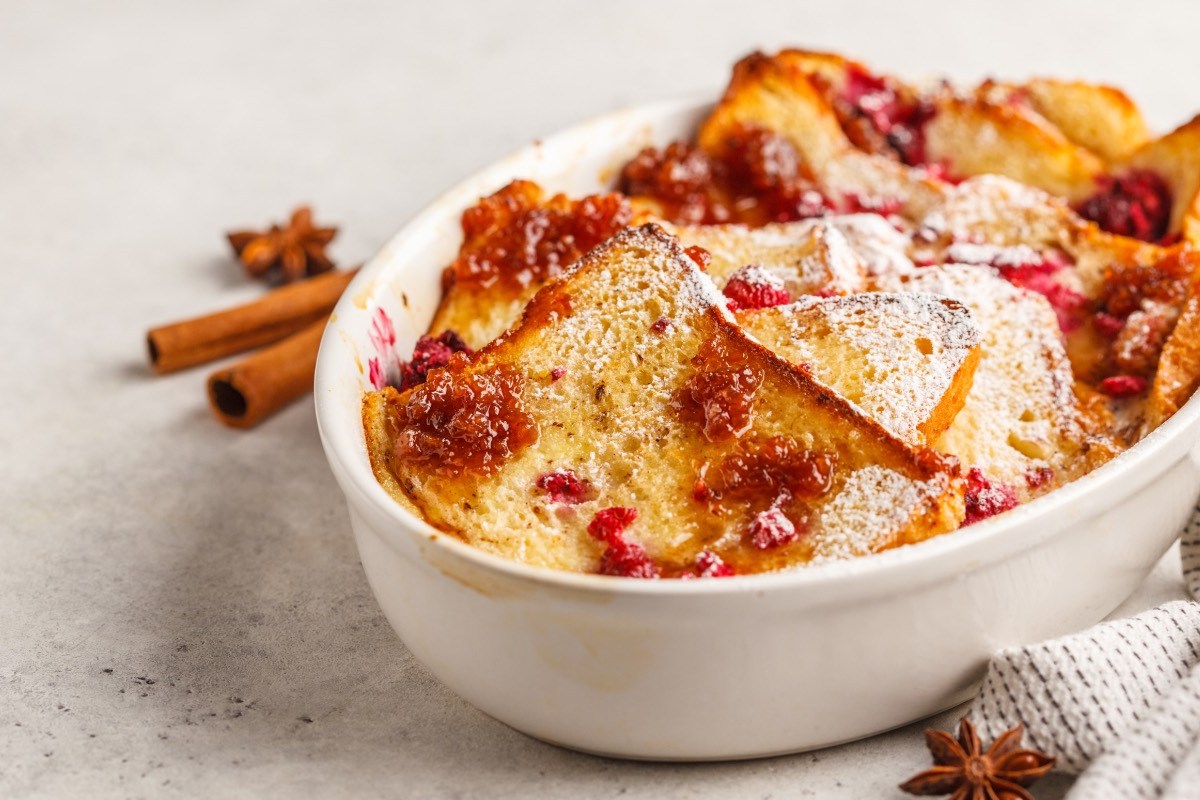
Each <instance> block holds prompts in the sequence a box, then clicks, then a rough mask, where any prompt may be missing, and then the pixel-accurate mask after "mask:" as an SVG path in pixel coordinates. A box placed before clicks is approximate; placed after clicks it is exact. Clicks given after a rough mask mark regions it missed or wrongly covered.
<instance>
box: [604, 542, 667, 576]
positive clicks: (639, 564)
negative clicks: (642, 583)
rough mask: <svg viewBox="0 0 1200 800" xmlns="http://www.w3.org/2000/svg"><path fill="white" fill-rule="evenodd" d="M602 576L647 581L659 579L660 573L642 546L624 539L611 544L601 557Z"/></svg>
mask: <svg viewBox="0 0 1200 800" xmlns="http://www.w3.org/2000/svg"><path fill="white" fill-rule="evenodd" d="M600 574H601V575H614V576H616V577H618V578H643V579H645V578H657V577H658V576H659V571H658V567H656V566H655V565H654V562H653V561H651V560H650V556H648V555H646V551H645V549H644V548H643V547H642V546H641V545H640V544H637V543H635V542H627V541H625V540H623V539H622V540H620V541H619V542H618V543H616V544H610V545H609V546H608V549H606V550H605V551H604V555H602V556H601V557H600Z"/></svg>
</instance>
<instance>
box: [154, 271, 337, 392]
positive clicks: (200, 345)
mask: <svg viewBox="0 0 1200 800" xmlns="http://www.w3.org/2000/svg"><path fill="white" fill-rule="evenodd" d="M357 271H358V270H357V268H355V269H351V270H335V271H333V272H325V273H322V274H321V275H317V276H316V277H313V278H309V279H307V280H303V281H299V282H297V283H290V284H287V285H286V286H282V287H280V288H278V289H274V290H272V291H271V292H269V293H268V294H267V295H265V296H264V297H262V298H261V299H259V300H255V301H254V302H251V303H246V304H245V305H241V306H237V307H236V308H231V309H228V310H226V311H219V312H217V313H215V314H207V315H205V316H203V317H197V318H195V319H189V320H184V321H183V322H176V323H174V324H171V325H164V326H162V327H159V328H154V329H153V330H151V331H150V332H149V333H147V334H146V345H147V349H148V351H149V355H150V366H151V367H153V369H154V371H155V372H157V373H159V374H160V375H161V374H165V373H168V372H175V371H176V370H181V369H184V368H185V367H191V366H195V365H197V364H204V363H207V362H209V361H214V360H216V359H218V358H223V357H224V356H229V355H233V354H234V353H241V352H244V351H246V350H250V349H252V348H255V347H260V346H262V345H264V344H270V343H271V342H276V341H279V340H280V339H282V338H283V337H285V336H288V335H289V334H292V333H295V332H296V331H298V330H300V329H302V328H304V327H305V326H307V325H311V324H313V323H314V322H316V321H317V320H322V319H324V318H325V317H327V316H328V315H329V312H330V311H331V310H332V309H333V306H334V305H335V304H336V303H337V301H338V298H339V297H341V296H342V292H343V291H345V289H346V286H347V284H349V283H350V279H351V278H353V277H354V274H355V273H356V272H357Z"/></svg>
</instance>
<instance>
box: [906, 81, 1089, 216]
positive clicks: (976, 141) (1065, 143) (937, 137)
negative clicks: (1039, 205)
mask: <svg viewBox="0 0 1200 800" xmlns="http://www.w3.org/2000/svg"><path fill="white" fill-rule="evenodd" d="M932 102H933V103H934V106H935V108H936V112H935V113H933V114H932V116H931V117H930V119H929V121H928V122H926V123H925V125H924V127H923V131H922V132H923V135H924V138H925V157H926V158H927V159H928V160H929V161H930V162H931V163H936V164H942V165H944V167H945V168H946V170H947V172H949V173H950V174H951V175H960V176H971V175H1004V176H1006V177H1009V178H1013V179H1015V180H1018V181H1021V182H1022V183H1025V184H1028V185H1030V186H1036V187H1037V188H1039V189H1044V190H1045V191H1047V192H1050V193H1052V194H1056V195H1059V196H1062V197H1066V198H1068V199H1071V200H1081V199H1083V198H1085V197H1087V196H1089V195H1090V194H1092V192H1094V191H1095V188H1096V179H1097V177H1099V176H1100V175H1101V174H1103V173H1104V170H1105V164H1104V162H1103V161H1102V160H1101V159H1100V158H1099V156H1097V155H1096V154H1094V153H1092V152H1090V151H1089V150H1087V149H1086V148H1083V147H1081V146H1079V145H1078V144H1076V143H1075V142H1072V141H1071V140H1070V139H1068V138H1067V137H1066V136H1065V135H1064V134H1063V133H1062V131H1060V130H1059V129H1058V128H1057V127H1056V126H1055V125H1053V124H1052V123H1051V122H1050V121H1049V120H1047V119H1046V118H1045V117H1043V116H1042V115H1041V114H1038V113H1037V112H1035V111H1033V110H1032V109H1031V108H1029V107H1028V106H1026V105H1024V104H1022V103H1014V102H1009V101H1000V102H998V101H996V100H994V99H991V98H989V97H988V96H986V95H985V94H979V93H977V94H974V95H971V96H962V95H957V94H954V93H952V92H945V93H942V94H940V95H938V96H937V97H936V99H934V100H933V101H932Z"/></svg>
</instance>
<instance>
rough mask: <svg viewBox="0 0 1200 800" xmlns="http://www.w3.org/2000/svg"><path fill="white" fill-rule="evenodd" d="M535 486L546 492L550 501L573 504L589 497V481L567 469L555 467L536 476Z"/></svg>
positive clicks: (590, 488)
mask: <svg viewBox="0 0 1200 800" xmlns="http://www.w3.org/2000/svg"><path fill="white" fill-rule="evenodd" d="M537 488H539V489H541V490H542V491H543V492H545V493H546V497H547V499H549V500H550V502H551V503H560V504H562V505H568V506H573V505H577V504H579V503H582V502H584V501H585V500H588V499H590V496H591V494H592V487H591V482H590V481H588V480H586V479H585V480H580V479H579V477H578V476H576V475H575V473H574V472H572V471H571V470H569V469H556V470H554V471H553V472H546V473H543V474H541V475H539V476H538V479H537Z"/></svg>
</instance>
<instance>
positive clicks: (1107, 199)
mask: <svg viewBox="0 0 1200 800" xmlns="http://www.w3.org/2000/svg"><path fill="white" fill-rule="evenodd" d="M1075 210H1076V211H1077V212H1078V213H1079V216H1081V217H1084V218H1085V219H1090V220H1091V221H1092V222H1095V223H1096V224H1097V225H1099V226H1100V227H1101V228H1103V229H1104V230H1106V231H1108V232H1109V233H1116V234H1119V235H1121V236H1132V237H1133V238H1135V239H1141V240H1142V241H1146V242H1163V240H1164V239H1165V238H1166V236H1167V228H1168V226H1169V225H1170V224H1171V190H1170V188H1169V187H1168V186H1167V182H1166V181H1164V180H1163V179H1162V177H1161V176H1159V175H1157V174H1156V173H1154V172H1151V171H1149V170H1133V171H1131V172H1127V173H1125V174H1123V175H1109V176H1106V177H1103V178H1101V179H1100V181H1099V189H1098V190H1097V191H1096V193H1095V194H1093V195H1092V196H1091V197H1089V198H1087V199H1086V200H1084V201H1083V202H1082V203H1080V204H1079V205H1078V206H1076V208H1075ZM1165 243H1166V242H1164V244H1165Z"/></svg>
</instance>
